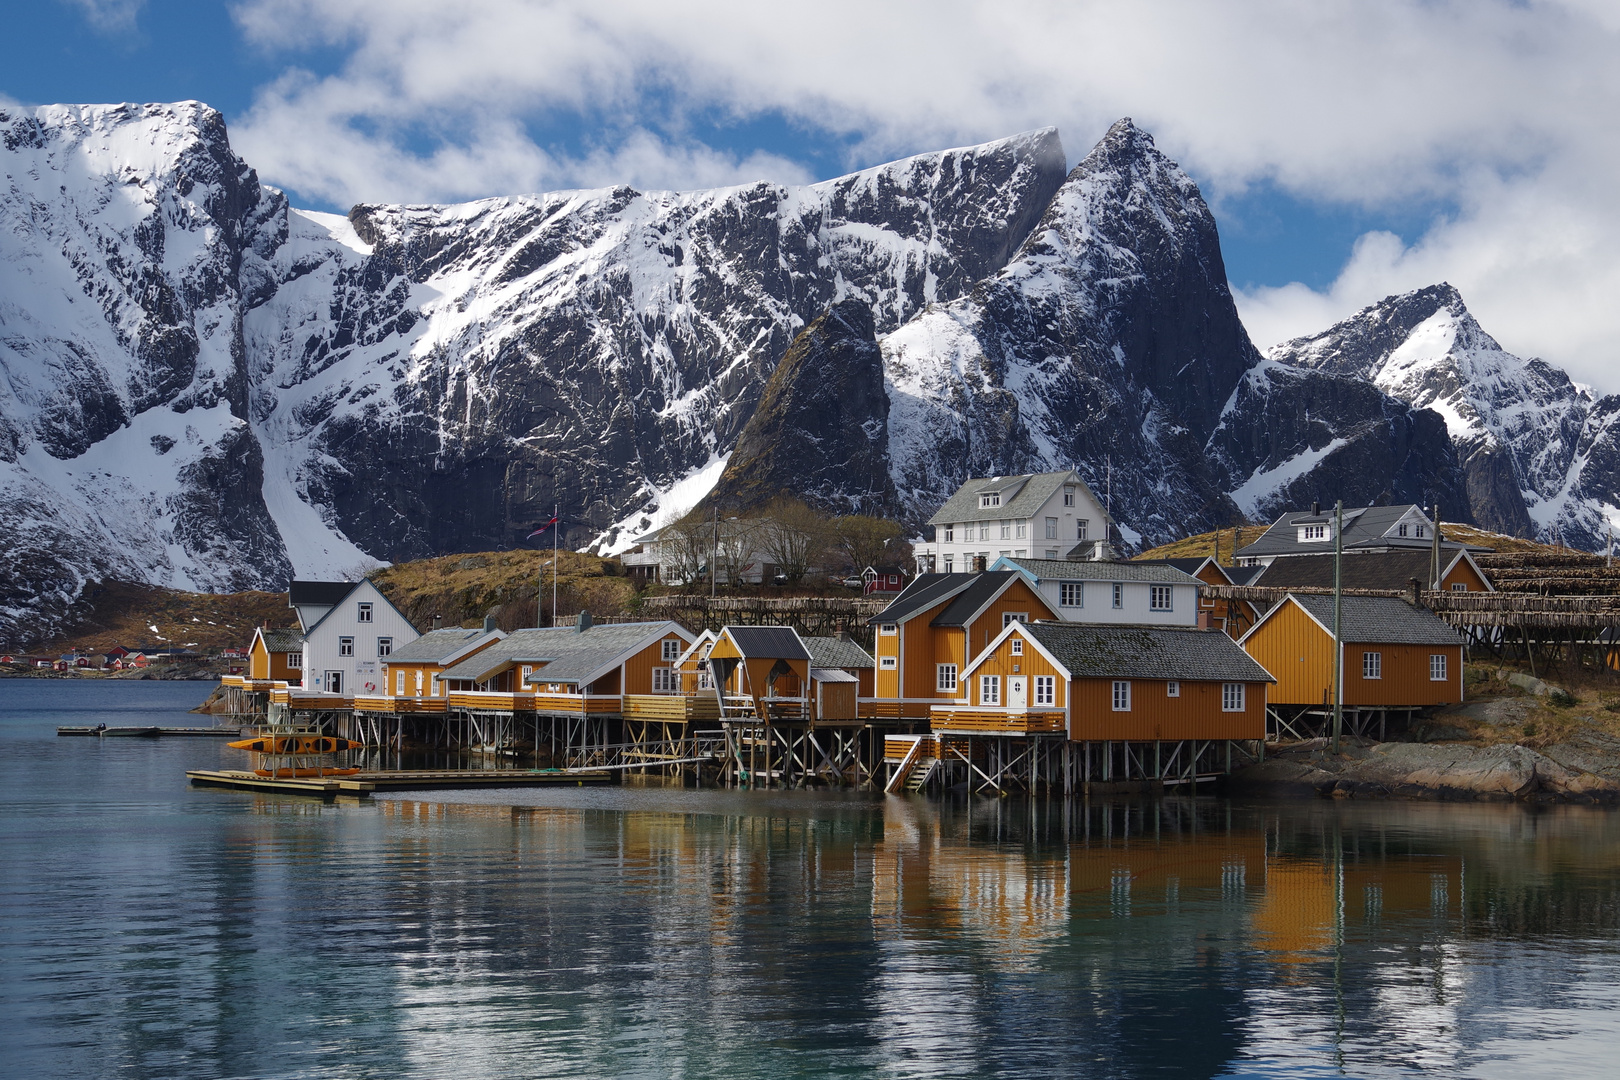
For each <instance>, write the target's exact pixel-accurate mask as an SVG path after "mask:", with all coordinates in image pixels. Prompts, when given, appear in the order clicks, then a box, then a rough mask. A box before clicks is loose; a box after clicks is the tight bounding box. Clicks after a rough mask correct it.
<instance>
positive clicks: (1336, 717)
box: [1333, 499, 1344, 754]
mask: <svg viewBox="0 0 1620 1080" xmlns="http://www.w3.org/2000/svg"><path fill="white" fill-rule="evenodd" d="M1343 569H1344V500H1343V499H1340V500H1339V501H1338V502H1337V503H1335V504H1334V506H1333V752H1334V753H1335V754H1337V753H1338V752H1339V736H1340V734H1341V733H1342V732H1343V730H1344V627H1343V625H1342V618H1343V615H1344V581H1343V577H1342V576H1341V572H1342V571H1343Z"/></svg>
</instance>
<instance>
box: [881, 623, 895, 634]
mask: <svg viewBox="0 0 1620 1080" xmlns="http://www.w3.org/2000/svg"><path fill="white" fill-rule="evenodd" d="M899 631H900V627H899V626H898V625H896V624H895V623H892V622H886V623H884V624H883V625H881V626H879V627H878V633H880V634H895V633H899Z"/></svg>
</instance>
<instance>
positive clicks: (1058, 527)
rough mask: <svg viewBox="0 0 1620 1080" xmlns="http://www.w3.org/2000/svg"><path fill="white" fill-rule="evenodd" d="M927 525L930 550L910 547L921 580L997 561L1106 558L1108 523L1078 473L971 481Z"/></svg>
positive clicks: (1110, 523) (1094, 496) (1106, 516)
mask: <svg viewBox="0 0 1620 1080" xmlns="http://www.w3.org/2000/svg"><path fill="white" fill-rule="evenodd" d="M928 523H929V524H930V525H932V526H933V527H934V539H933V542H932V543H923V544H918V545H915V549H914V553H915V555H916V558H917V570H918V572H919V573H941V574H950V573H958V572H967V571H970V570H972V569H973V567H974V563H975V560H976V559H983V560H984V564H983V565H984V566H985V567H988V566H989V565H990V564H991V563H993V562H995V561H996V560H997V559H998V558H1001V557H1003V556H1005V557H1008V558H1018V559H1024V558H1036V559H1041V558H1045V559H1069V558H1107V557H1109V556H1110V554H1111V552H1110V548H1109V538H1110V536H1111V535H1112V533H1111V530H1112V527H1113V524H1114V523H1113V521H1112V519H1110V518H1109V516H1108V513H1107V511H1106V510H1104V509H1103V505H1102V503H1101V502H1100V501H1099V500H1098V498H1097V496H1096V495H1095V494H1094V493H1093V492H1092V490H1091V488H1090V487H1088V486H1087V485H1086V482H1085V481H1084V480H1082V479H1081V478H1080V474H1079V473H1077V472H1075V471H1074V470H1073V469H1066V470H1064V471H1062V472H1050V473H1033V474H1025V475H1022V476H984V477H976V478H974V479H971V480H969V481H968V482H967V483H965V484H963V485H962V486H961V487H960V488H958V489H957V491H956V494H954V495H952V496H951V497H950V498H949V499H947V500H946V501H945V505H944V506H941V507H940V508H939V511H938V512H937V513H936V514H934V516H933V517H931V518H929V519H928Z"/></svg>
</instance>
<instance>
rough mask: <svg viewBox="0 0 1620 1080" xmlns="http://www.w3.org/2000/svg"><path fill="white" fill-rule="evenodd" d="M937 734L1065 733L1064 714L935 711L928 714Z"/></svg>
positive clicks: (937, 708)
mask: <svg viewBox="0 0 1620 1080" xmlns="http://www.w3.org/2000/svg"><path fill="white" fill-rule="evenodd" d="M928 720H929V723H930V724H931V725H932V727H933V729H934V730H935V731H984V732H995V733H996V734H1017V735H1024V734H1042V733H1046V732H1059V731H1063V730H1064V726H1063V714H1062V713H1060V712H1048V711H1044V710H1043V711H1041V712H1000V711H997V710H994V709H963V708H939V707H937V706H936V707H935V708H933V709H931V710H930V711H929V713H928Z"/></svg>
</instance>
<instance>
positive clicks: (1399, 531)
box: [1395, 521, 1406, 536]
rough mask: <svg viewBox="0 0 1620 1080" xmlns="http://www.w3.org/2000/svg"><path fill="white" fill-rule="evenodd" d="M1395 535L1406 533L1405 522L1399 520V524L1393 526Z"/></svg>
mask: <svg viewBox="0 0 1620 1080" xmlns="http://www.w3.org/2000/svg"><path fill="white" fill-rule="evenodd" d="M1395 535H1397V536H1405V535H1406V522H1404V521H1403V522H1401V523H1400V524H1399V525H1397V526H1396V527H1395Z"/></svg>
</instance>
